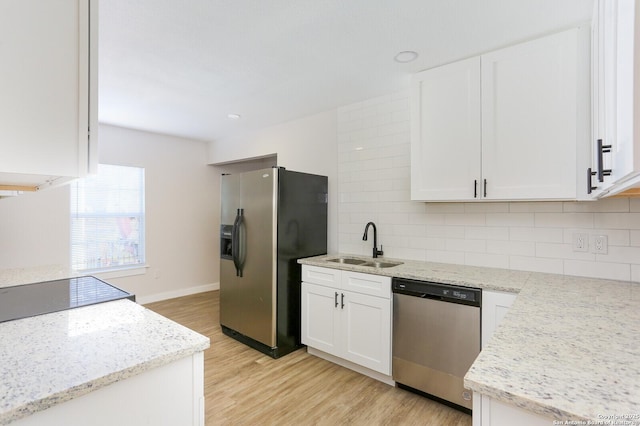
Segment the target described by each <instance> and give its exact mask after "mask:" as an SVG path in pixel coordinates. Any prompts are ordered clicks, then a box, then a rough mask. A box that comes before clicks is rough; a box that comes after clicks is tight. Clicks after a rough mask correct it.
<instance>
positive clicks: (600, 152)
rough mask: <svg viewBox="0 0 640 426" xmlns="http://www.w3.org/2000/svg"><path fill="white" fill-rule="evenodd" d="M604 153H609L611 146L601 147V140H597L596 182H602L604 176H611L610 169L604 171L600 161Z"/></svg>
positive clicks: (602, 162) (602, 163) (602, 161)
mask: <svg viewBox="0 0 640 426" xmlns="http://www.w3.org/2000/svg"><path fill="white" fill-rule="evenodd" d="M605 152H611V145H603V144H602V139H598V182H604V177H605V176H611V169H604V168H603V167H604V160H603V159H602V157H603V154H604V153H605Z"/></svg>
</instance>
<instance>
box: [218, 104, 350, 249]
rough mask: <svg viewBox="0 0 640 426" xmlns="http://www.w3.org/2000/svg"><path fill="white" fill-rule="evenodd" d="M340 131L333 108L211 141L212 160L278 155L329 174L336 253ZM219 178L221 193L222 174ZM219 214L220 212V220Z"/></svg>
mask: <svg viewBox="0 0 640 426" xmlns="http://www.w3.org/2000/svg"><path fill="white" fill-rule="evenodd" d="M336 134H337V127H336V112H335V110H331V111H327V112H323V113H320V114H315V115H311V116H308V117H304V118H301V119H298V120H293V121H290V122H287V123H283V124H280V125H277V126H273V127H268V128H265V129H262V130H260V131H256V132H253V133H250V134H246V135H243V136H241V137H236V138H233V139H224V140H219V141H215V142H213V143H211V144H210V149H209V163H211V164H223V165H224V164H225V163H230V162H235V161H239V160H243V159H247V158H256V157H265V156H273V155H277V162H278V164H277V165H278V166H281V167H285V168H287V169H289V170H294V171H299V172H305V173H313V174H318V175H324V176H328V179H329V205H328V208H329V218H328V222H329V223H328V246H329V247H328V249H329V251H330V252H335V251H336V250H337V248H338V243H337V235H338V228H337V215H338V206H337V200H338V198H337V193H338V188H337V176H338V172H337V170H338V168H337V162H336V158H337V146H336ZM224 169H225V166H220V167H219V168H216V170H218V171H221V170H224ZM217 179H218V180H217V183H216V188H217V191H218V194H219V185H220V184H219V177H218V178H217ZM218 198H219V195H218ZM219 216H220V214H219V213H218V216H217V217H218V220H219ZM216 226H219V222H218V223H217V225H216Z"/></svg>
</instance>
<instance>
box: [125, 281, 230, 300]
mask: <svg viewBox="0 0 640 426" xmlns="http://www.w3.org/2000/svg"><path fill="white" fill-rule="evenodd" d="M213 290H220V283H219V282H218V283H212V284H205V285H199V286H195V287H189V288H181V289H180V290H174V291H165V292H164V293H157V294H151V295H148V296H140V297H138V296H136V302H137V303H138V304H140V305H145V304H147V303H153V302H160V301H161V300H167V299H175V298H176V297H182V296H189V295H191V294H197V293H204V292H205V291H213Z"/></svg>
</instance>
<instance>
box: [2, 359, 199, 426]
mask: <svg viewBox="0 0 640 426" xmlns="http://www.w3.org/2000/svg"><path fill="white" fill-rule="evenodd" d="M204 403H205V401H204V352H196V353H195V354H193V355H191V356H187V357H185V358H182V359H180V360H177V361H174V362H172V363H170V364H167V365H164V366H161V367H156V368H153V369H151V370H148V371H144V372H142V373H140V374H138V375H134V376H132V377H129V378H127V379H125V380H121V381H118V382H115V383H112V384H110V385H108V386H105V387H103V388H100V389H97V390H95V391H93V392H89V393H88V394H86V395H82V396H80V397H77V398H74V399H71V400H69V401H66V402H62V403H60V404H57V405H54V406H53V407H51V408H48V409H46V410H44V411H39V412H36V413H33V414H32V415H30V416H28V417H24V418H22V419H20V420H17V421H16V422H15V423H11V424H12V425H15V426H42V425H47V426H85V425H92V426H111V425H119V426H139V425H184V426H204Z"/></svg>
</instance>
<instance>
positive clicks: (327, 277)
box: [302, 265, 342, 288]
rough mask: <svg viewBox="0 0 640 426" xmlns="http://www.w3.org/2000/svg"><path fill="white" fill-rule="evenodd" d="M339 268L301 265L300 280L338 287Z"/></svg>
mask: <svg viewBox="0 0 640 426" xmlns="http://www.w3.org/2000/svg"><path fill="white" fill-rule="evenodd" d="M340 272H342V271H340V270H338V269H331V268H321V267H319V266H310V265H302V281H303V282H306V283H313V284H319V285H323V286H327V287H333V288H340Z"/></svg>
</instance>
